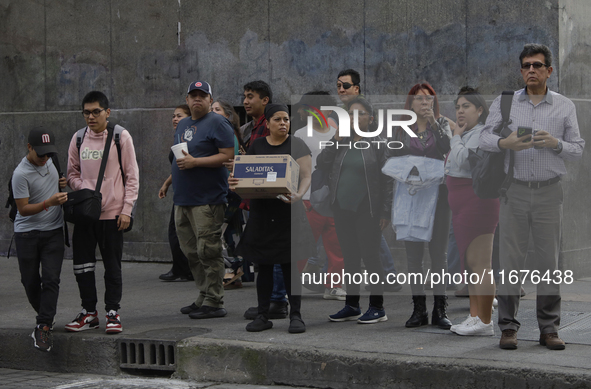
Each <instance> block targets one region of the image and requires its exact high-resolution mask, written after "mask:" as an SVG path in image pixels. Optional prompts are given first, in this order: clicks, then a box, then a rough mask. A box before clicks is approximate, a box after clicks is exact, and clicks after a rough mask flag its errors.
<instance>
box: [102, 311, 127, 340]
mask: <svg viewBox="0 0 591 389" xmlns="http://www.w3.org/2000/svg"><path fill="white" fill-rule="evenodd" d="M121 331H123V327H121V318H120V317H119V314H118V313H117V311H114V310H112V309H111V310H110V311H109V313H107V326H106V328H105V332H106V333H107V334H118V333H120V332H121Z"/></svg>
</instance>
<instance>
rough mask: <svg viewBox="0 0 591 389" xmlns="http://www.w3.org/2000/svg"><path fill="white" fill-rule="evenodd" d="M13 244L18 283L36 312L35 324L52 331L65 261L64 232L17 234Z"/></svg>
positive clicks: (59, 229)
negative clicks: (19, 277)
mask: <svg viewBox="0 0 591 389" xmlns="http://www.w3.org/2000/svg"><path fill="white" fill-rule="evenodd" d="M14 241H15V243H16V251H17V257H18V267H19V269H20V272H21V282H22V284H23V286H24V287H25V292H26V293H27V298H28V299H29V303H31V306H32V307H33V309H35V311H36V312H37V324H45V325H47V326H49V327H51V325H52V324H53V317H54V316H55V312H56V309H57V298H58V295H59V289H60V288H59V285H60V273H61V271H62V262H63V260H64V233H63V230H62V228H58V229H55V230H52V231H37V230H35V231H29V232H17V233H15V237H14ZM39 266H41V274H39Z"/></svg>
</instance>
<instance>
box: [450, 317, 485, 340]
mask: <svg viewBox="0 0 591 389" xmlns="http://www.w3.org/2000/svg"><path fill="white" fill-rule="evenodd" d="M475 319H476V320H474V321H473V322H472V324H470V325H466V326H463V327H458V328H457V329H456V334H458V335H465V336H494V335H495V328H494V326H493V322H492V320H491V321H490V323H488V324H484V323H483V322H482V320H480V318H479V317H478V316H476V318H475Z"/></svg>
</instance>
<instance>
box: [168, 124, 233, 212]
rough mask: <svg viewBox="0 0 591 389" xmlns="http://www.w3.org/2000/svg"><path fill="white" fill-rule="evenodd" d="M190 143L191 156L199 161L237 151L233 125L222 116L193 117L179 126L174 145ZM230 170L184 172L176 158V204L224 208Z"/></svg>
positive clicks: (201, 168) (223, 168) (174, 163)
mask: <svg viewBox="0 0 591 389" xmlns="http://www.w3.org/2000/svg"><path fill="white" fill-rule="evenodd" d="M182 142H187V147H188V149H189V154H191V155H192V156H193V157H195V158H200V157H209V156H211V155H215V154H218V153H219V149H225V148H231V149H233V148H234V131H233V130H232V125H231V124H230V122H229V121H228V119H226V118H225V117H223V116H222V115H218V114H217V113H213V112H209V113H208V114H206V115H205V116H203V117H202V118H200V119H197V120H193V119H192V118H191V117H190V116H189V117H187V118H184V119H183V120H181V121H180V122H179V124H178V125H177V127H176V132H175V134H174V144H178V143H182ZM227 177H228V170H227V169H226V168H225V167H223V166H221V167H219V168H210V167H195V168H193V169H186V170H180V169H179V167H178V166H177V164H176V158H174V160H173V161H172V188H173V190H174V197H173V200H174V204H175V205H180V206H196V205H207V204H212V205H213V204H223V203H225V202H226V195H227V194H228V179H227Z"/></svg>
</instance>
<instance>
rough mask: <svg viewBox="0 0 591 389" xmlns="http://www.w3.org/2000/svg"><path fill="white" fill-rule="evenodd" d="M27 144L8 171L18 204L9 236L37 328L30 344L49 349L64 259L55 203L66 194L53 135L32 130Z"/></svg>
mask: <svg viewBox="0 0 591 389" xmlns="http://www.w3.org/2000/svg"><path fill="white" fill-rule="evenodd" d="M27 148H28V150H29V152H28V153H27V155H26V157H24V158H23V159H22V161H21V163H20V164H19V165H18V166H17V168H16V169H15V170H14V173H13V175H12V192H13V195H14V199H15V202H16V206H17V208H18V213H17V215H16V219H15V221H14V232H15V234H14V237H15V243H16V251H17V257H18V264H19V269H20V272H21V282H22V284H23V286H24V287H25V292H26V293H27V298H28V299H29V303H31V306H32V307H33V308H34V309H35V311H36V312H37V326H36V327H35V330H34V331H33V334H32V335H31V336H32V338H33V340H34V346H35V347H36V348H37V349H39V350H42V351H49V350H51V347H52V336H51V331H52V327H53V321H54V320H53V318H54V316H55V312H56V307H57V298H58V293H59V283H60V273H61V270H62V262H63V259H64V233H63V229H62V226H63V218H62V209H61V207H60V205H61V204H63V203H65V202H66V200H67V199H68V195H67V193H65V192H64V193H62V192H60V189H61V188H65V187H66V179H65V178H60V177H59V174H58V171H57V169H56V167H55V166H54V164H53V161H52V159H51V158H50V155H51V154H55V153H57V149H56V147H55V139H54V136H53V133H52V132H51V131H49V130H46V129H44V128H42V127H41V128H34V129H32V130H31V132H30V133H29V143H28V145H27ZM39 265H41V268H42V271H41V274H40V273H39V270H40V269H39Z"/></svg>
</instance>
